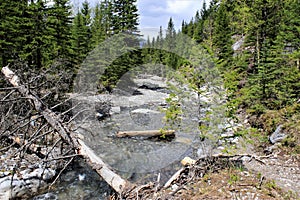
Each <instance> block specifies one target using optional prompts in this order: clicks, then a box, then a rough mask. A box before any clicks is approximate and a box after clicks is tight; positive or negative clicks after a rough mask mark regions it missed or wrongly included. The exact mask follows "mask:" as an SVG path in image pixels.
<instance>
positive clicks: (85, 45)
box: [72, 1, 91, 63]
mask: <svg viewBox="0 0 300 200" xmlns="http://www.w3.org/2000/svg"><path fill="white" fill-rule="evenodd" d="M90 12H91V10H90V8H89V4H88V2H87V1H85V2H84V3H83V4H82V9H81V11H80V12H79V11H78V12H77V14H76V16H75V18H74V22H73V26H72V33H73V42H72V46H73V50H74V55H75V59H76V60H77V63H81V62H82V60H83V59H84V58H85V57H86V55H87V53H88V52H89V51H90V50H91V29H90V23H91V17H90Z"/></svg>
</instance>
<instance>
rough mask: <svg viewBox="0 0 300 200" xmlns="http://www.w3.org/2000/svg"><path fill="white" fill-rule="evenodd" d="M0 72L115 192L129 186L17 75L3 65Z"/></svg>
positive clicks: (119, 191)
mask: <svg viewBox="0 0 300 200" xmlns="http://www.w3.org/2000/svg"><path fill="white" fill-rule="evenodd" d="M1 72H2V73H3V74H4V76H5V79H6V80H7V81H8V82H9V83H10V84H11V85H13V86H14V87H15V88H17V90H18V91H19V92H20V94H21V95H22V96H24V97H26V98H27V99H29V101H30V102H31V103H32V104H33V106H34V107H35V109H36V111H37V112H39V113H40V114H41V115H42V116H43V117H44V118H45V119H46V121H47V122H48V123H49V125H50V126H51V127H52V128H53V129H54V130H56V131H57V132H58V133H59V134H60V137H61V138H62V139H63V140H64V141H65V142H66V143H68V144H70V145H72V146H73V148H74V151H76V153H77V154H79V155H82V156H83V157H84V158H85V160H86V161H87V163H88V164H89V165H90V166H91V167H92V168H93V169H95V170H96V171H97V173H98V174H99V175H100V176H101V177H102V178H103V179H104V180H105V181H106V182H107V183H108V184H109V185H110V186H111V187H112V188H113V189H114V190H115V191H116V192H118V193H119V194H121V193H122V192H123V191H124V189H125V188H127V187H129V186H131V183H130V182H128V181H126V180H124V179H123V178H121V176H119V175H118V174H116V173H115V172H113V171H112V170H111V169H110V167H109V166H108V165H107V164H105V163H104V162H103V161H102V160H101V158H99V157H98V156H97V155H96V154H95V153H94V152H93V151H92V150H91V149H90V148H89V147H88V146H87V145H86V144H85V143H84V142H83V141H82V140H80V139H79V138H78V136H77V134H75V133H73V132H72V131H71V129H70V128H69V127H68V126H66V125H65V124H64V123H62V120H61V118H60V116H58V115H57V114H55V113H54V112H53V111H52V110H51V109H49V108H47V107H46V106H45V105H44V104H43V102H42V100H40V99H39V98H38V97H37V95H35V94H34V93H32V92H31V91H29V89H28V88H26V87H25V86H24V85H21V84H20V80H19V77H18V76H17V75H16V74H15V73H14V72H13V71H11V70H10V69H9V68H8V66H7V67H3V68H2V70H1Z"/></svg>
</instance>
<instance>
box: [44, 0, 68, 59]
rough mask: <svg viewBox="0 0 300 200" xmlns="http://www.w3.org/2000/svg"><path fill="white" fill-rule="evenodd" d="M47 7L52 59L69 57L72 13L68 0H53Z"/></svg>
mask: <svg viewBox="0 0 300 200" xmlns="http://www.w3.org/2000/svg"><path fill="white" fill-rule="evenodd" d="M53 3H54V4H53V5H52V6H51V7H50V8H48V12H47V15H48V18H47V19H48V21H47V24H48V26H47V28H48V32H49V33H50V37H51V44H52V52H53V53H52V59H54V58H57V57H60V58H65V59H69V58H70V57H71V56H72V50H71V25H72V18H71V16H72V13H71V6H70V5H69V1H68V0H53Z"/></svg>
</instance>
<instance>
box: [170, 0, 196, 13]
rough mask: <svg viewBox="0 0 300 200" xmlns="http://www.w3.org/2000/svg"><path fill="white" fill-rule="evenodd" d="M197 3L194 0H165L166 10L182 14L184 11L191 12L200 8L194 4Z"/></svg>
mask: <svg viewBox="0 0 300 200" xmlns="http://www.w3.org/2000/svg"><path fill="white" fill-rule="evenodd" d="M195 3H197V4H198V3H199V1H196V0H167V9H166V11H167V12H169V13H174V14H184V13H185V12H193V11H195V10H197V9H199V8H200V6H199V7H196V6H195Z"/></svg>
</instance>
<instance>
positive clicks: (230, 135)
mask: <svg viewBox="0 0 300 200" xmlns="http://www.w3.org/2000/svg"><path fill="white" fill-rule="evenodd" d="M233 136H234V134H233V132H229V133H223V134H221V138H230V137H233Z"/></svg>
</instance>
